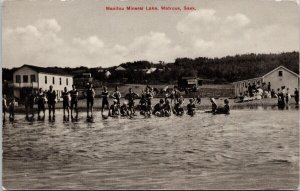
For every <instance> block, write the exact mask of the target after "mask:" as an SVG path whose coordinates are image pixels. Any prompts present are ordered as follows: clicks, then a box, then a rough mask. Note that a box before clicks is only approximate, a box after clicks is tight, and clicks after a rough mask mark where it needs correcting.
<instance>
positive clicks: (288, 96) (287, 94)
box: [285, 88, 291, 105]
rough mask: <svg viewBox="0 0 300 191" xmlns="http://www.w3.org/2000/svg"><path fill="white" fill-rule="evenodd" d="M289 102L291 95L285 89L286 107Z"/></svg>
mask: <svg viewBox="0 0 300 191" xmlns="http://www.w3.org/2000/svg"><path fill="white" fill-rule="evenodd" d="M290 100H291V94H290V91H289V88H287V89H286V95H285V103H286V105H288V104H289V101H290Z"/></svg>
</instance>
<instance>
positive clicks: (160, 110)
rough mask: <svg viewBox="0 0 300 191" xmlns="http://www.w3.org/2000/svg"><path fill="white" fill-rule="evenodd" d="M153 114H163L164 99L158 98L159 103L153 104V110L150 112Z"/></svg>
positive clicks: (160, 115)
mask: <svg viewBox="0 0 300 191" xmlns="http://www.w3.org/2000/svg"><path fill="white" fill-rule="evenodd" d="M152 114H153V115H156V116H159V117H162V116H164V100H163V99H160V101H159V103H157V104H156V105H155V106H154V110H153V112H152Z"/></svg>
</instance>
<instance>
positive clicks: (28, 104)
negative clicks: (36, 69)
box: [25, 90, 35, 119]
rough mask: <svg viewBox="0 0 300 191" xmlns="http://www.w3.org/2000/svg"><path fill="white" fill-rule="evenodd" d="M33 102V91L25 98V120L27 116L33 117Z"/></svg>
mask: <svg viewBox="0 0 300 191" xmlns="http://www.w3.org/2000/svg"><path fill="white" fill-rule="evenodd" d="M34 101H35V95H34V93H33V91H32V90H31V91H29V93H28V94H27V95H26V97H25V112H26V119H29V117H28V115H29V113H30V114H31V118H33V117H34V110H33V106H34Z"/></svg>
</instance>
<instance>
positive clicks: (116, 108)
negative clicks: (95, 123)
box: [108, 99, 120, 117]
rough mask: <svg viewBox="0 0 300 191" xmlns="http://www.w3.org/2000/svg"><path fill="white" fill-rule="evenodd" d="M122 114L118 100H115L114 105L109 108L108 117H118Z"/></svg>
mask: <svg viewBox="0 0 300 191" xmlns="http://www.w3.org/2000/svg"><path fill="white" fill-rule="evenodd" d="M119 114H120V111H119V106H118V100H116V99H114V101H113V104H112V105H111V106H110V108H109V112H108V115H109V116H110V117H116V116H118V115H119Z"/></svg>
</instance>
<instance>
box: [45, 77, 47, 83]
mask: <svg viewBox="0 0 300 191" xmlns="http://www.w3.org/2000/svg"><path fill="white" fill-rule="evenodd" d="M47 82H48V80H47V76H45V84H47Z"/></svg>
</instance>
